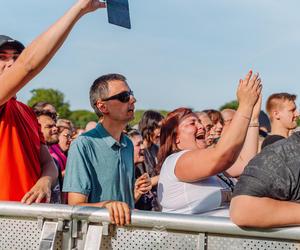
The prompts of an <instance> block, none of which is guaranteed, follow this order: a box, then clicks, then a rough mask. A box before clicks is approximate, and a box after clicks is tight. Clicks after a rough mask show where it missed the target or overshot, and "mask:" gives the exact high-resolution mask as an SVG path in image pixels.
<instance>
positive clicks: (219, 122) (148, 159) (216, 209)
mask: <svg viewBox="0 0 300 250" xmlns="http://www.w3.org/2000/svg"><path fill="white" fill-rule="evenodd" d="M104 7H105V3H101V2H99V1H97V0H78V1H77V2H76V3H75V4H74V5H73V6H72V7H71V8H70V9H69V10H68V11H67V12H66V13H65V15H64V16H62V17H61V18H60V19H59V20H58V21H57V22H56V23H54V24H53V25H52V26H51V27H50V28H49V29H48V30H46V31H45V32H44V33H42V34H41V35H40V36H39V37H37V38H36V39H35V40H34V41H33V42H32V43H31V44H30V45H29V46H27V47H26V48H25V46H24V45H23V44H22V43H21V42H19V41H17V40H14V39H12V38H10V37H8V36H4V35H1V36H0V87H1V91H0V178H1V183H2V188H1V190H0V200H1V201H21V202H23V203H27V204H31V203H33V202H37V203H39V202H50V203H54V204H70V205H78V206H96V207H105V208H107V209H108V210H109V214H110V217H111V221H112V223H115V224H117V225H124V224H129V223H130V211H131V210H132V209H140V210H148V211H162V212H167V213H182V214H197V215H198V214H199V215H210V216H230V218H231V219H232V221H233V222H234V223H236V224H237V225H240V226H254V227H274V226H283V225H293V224H299V221H300V216H299V214H300V213H299V211H300V205H299V204H298V202H299V201H300V171H299V169H300V168H299V165H300V132H298V131H297V119H298V117H299V113H298V111H297V108H296V103H295V101H296V95H294V94H289V93H275V94H272V95H271V96H269V98H268V100H267V104H266V111H267V113H268V116H266V114H264V113H263V112H262V111H261V109H262V107H261V105H262V80H261V78H260V75H259V74H258V73H255V74H254V73H253V72H252V71H251V70H250V71H249V72H248V73H247V74H246V76H245V77H243V78H242V79H240V80H239V84H238V86H237V90H236V95H237V100H238V104H239V105H238V108H237V110H233V109H224V110H222V111H221V112H220V111H217V110H213V109H210V110H202V111H201V110H199V111H193V110H192V109H189V108H185V107H179V108H177V109H175V110H173V111H171V112H170V113H168V114H167V115H166V117H164V116H163V115H161V114H160V113H159V112H157V111H153V110H148V111H146V112H145V113H144V114H143V117H142V119H141V121H140V122H139V124H137V125H136V126H133V127H130V126H129V125H128V124H129V123H130V121H132V120H133V118H134V111H135V102H136V99H135V96H134V94H133V91H132V89H131V88H130V86H129V84H128V81H127V79H126V77H125V76H123V75H121V74H116V73H114V74H106V75H102V76H100V77H98V78H97V79H96V80H95V81H94V82H93V83H92V84H91V87H90V92H89V97H90V100H89V101H90V104H91V107H92V108H93V109H94V111H95V113H96V114H97V116H98V121H97V122H96V121H91V122H89V123H88V124H87V125H86V128H85V129H82V130H78V129H76V128H75V127H74V125H73V124H72V122H71V121H69V120H67V119H64V117H58V115H57V112H56V109H55V107H54V106H53V105H52V104H51V103H47V102H39V103H36V104H35V105H34V106H33V107H32V108H30V107H28V106H26V105H25V104H23V103H21V102H19V101H17V99H16V94H17V92H18V91H19V90H20V89H21V88H22V87H23V86H24V85H25V84H27V83H28V82H29V81H30V80H31V79H32V78H33V77H35V76H36V75H37V74H39V72H40V71H41V70H42V69H43V68H44V67H45V66H46V65H47V63H48V62H49V61H50V60H51V58H52V57H53V56H54V55H55V53H56V51H57V50H58V49H59V48H60V46H61V45H62V44H63V42H64V41H65V39H66V37H67V36H68V34H69V32H70V31H71V29H72V27H73V26H74V25H75V23H76V22H77V21H78V20H79V19H80V18H81V17H82V16H84V15H85V14H87V13H89V12H92V11H95V10H97V9H101V8H104Z"/></svg>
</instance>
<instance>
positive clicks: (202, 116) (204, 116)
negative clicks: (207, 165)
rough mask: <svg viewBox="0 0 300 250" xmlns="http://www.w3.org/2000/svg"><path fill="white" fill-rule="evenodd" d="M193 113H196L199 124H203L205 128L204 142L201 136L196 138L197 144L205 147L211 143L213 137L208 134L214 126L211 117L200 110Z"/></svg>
mask: <svg viewBox="0 0 300 250" xmlns="http://www.w3.org/2000/svg"><path fill="white" fill-rule="evenodd" d="M195 114H196V115H197V117H198V118H199V120H200V122H201V124H202V125H203V127H204V129H205V136H204V142H205V143H204V142H203V140H201V138H198V140H197V141H198V145H199V146H200V148H206V147H208V146H210V145H212V143H213V137H212V136H211V135H210V133H211V129H212V127H213V126H214V125H213V123H212V121H211V119H210V118H209V116H208V115H207V114H206V113H205V112H203V111H201V112H199V111H198V112H195Z"/></svg>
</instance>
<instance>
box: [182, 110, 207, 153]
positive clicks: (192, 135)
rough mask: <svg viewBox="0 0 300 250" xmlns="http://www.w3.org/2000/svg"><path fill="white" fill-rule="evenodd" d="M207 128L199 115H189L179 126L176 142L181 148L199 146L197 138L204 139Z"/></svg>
mask: <svg viewBox="0 0 300 250" xmlns="http://www.w3.org/2000/svg"><path fill="white" fill-rule="evenodd" d="M204 138H205V130H204V127H203V125H202V124H201V122H200V121H199V119H198V117H197V116H196V115H194V114H191V115H189V116H187V117H186V118H185V119H184V120H183V121H182V122H181V123H180V124H179V126H178V134H177V139H176V144H177V147H178V148H179V149H195V148H197V140H204Z"/></svg>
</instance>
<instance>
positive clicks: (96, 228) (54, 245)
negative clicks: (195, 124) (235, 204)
mask: <svg viewBox="0 0 300 250" xmlns="http://www.w3.org/2000/svg"><path fill="white" fill-rule="evenodd" d="M131 221H132V223H131V225H130V226H126V227H115V226H113V225H110V224H109V216H108V212H107V211H106V210H105V209H99V208H94V207H79V206H74V207H72V206H67V205H48V204H33V205H30V206H28V205H24V204H20V203H17V202H0V249H9V250H18V249H42V250H46V249H47V250H48V249H78V250H81V249H84V250H94V249H118V250H121V249H140V250H144V249H163V250H165V249H186V250H189V249H201V250H202V249H203V250H204V249H208V250H214V249H226V250H231V249H232V250H233V249H247V250H248V249H272V250H273V249H276V250H278V249H300V227H286V228H276V229H269V230H254V229H245V228H244V229H243V228H239V227H237V226H236V225H234V224H233V223H231V222H230V220H229V219H228V218H221V217H204V216H195V215H180V214H166V213H157V212H144V211H133V212H132V218H131Z"/></svg>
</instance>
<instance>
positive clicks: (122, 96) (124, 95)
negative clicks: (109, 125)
mask: <svg viewBox="0 0 300 250" xmlns="http://www.w3.org/2000/svg"><path fill="white" fill-rule="evenodd" d="M130 96H133V91H131V90H130V91H123V92H121V93H119V94H116V95H113V96H111V97H108V98H106V99H103V100H102V101H109V100H118V101H120V102H123V103H126V102H129V100H130Z"/></svg>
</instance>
